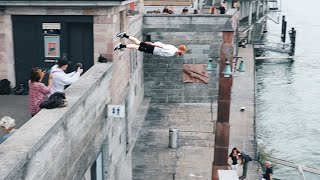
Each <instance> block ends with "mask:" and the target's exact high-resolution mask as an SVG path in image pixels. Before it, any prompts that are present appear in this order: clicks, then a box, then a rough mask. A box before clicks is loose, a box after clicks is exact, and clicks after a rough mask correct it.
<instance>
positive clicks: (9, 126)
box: [0, 116, 16, 144]
mask: <svg viewBox="0 0 320 180" xmlns="http://www.w3.org/2000/svg"><path fill="white" fill-rule="evenodd" d="M15 126H16V123H15V120H14V119H12V118H11V117H9V116H5V117H3V118H2V119H1V120H0V127H1V129H2V131H4V132H5V133H6V135H4V136H2V137H1V138H0V144H2V143H3V142H4V141H5V140H6V139H8V138H9V137H10V136H11V135H12V134H13V133H14V132H15V130H16V129H15V128H14V127H15Z"/></svg>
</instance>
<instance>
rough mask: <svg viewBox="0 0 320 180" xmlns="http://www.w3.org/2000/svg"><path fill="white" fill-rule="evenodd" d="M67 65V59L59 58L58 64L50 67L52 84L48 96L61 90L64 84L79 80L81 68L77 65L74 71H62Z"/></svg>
mask: <svg viewBox="0 0 320 180" xmlns="http://www.w3.org/2000/svg"><path fill="white" fill-rule="evenodd" d="M68 66H69V64H68V61H66V60H62V59H61V60H58V64H56V65H54V66H53V67H52V68H51V71H50V75H51V76H52V84H51V89H50V94H49V96H50V95H52V94H54V93H55V92H63V91H64V87H65V86H66V85H70V84H72V83H74V82H76V81H78V80H79V78H80V74H81V73H82V72H83V69H81V68H80V67H79V68H78V69H77V71H76V72H71V73H68V74H67V73H65V72H64V71H65V70H66V69H67V68H68Z"/></svg>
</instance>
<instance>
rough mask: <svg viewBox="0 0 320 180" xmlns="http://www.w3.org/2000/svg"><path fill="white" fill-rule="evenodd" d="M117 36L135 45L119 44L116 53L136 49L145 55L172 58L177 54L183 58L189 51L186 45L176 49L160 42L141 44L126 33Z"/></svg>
mask: <svg viewBox="0 0 320 180" xmlns="http://www.w3.org/2000/svg"><path fill="white" fill-rule="evenodd" d="M116 36H117V37H120V38H127V39H129V40H130V41H132V42H133V43H134V44H127V45H124V44H122V43H119V44H118V45H117V46H116V47H115V48H114V51H116V50H120V49H123V48H128V49H136V50H139V51H142V52H145V53H150V54H155V55H159V56H163V57H170V56H174V55H175V54H178V55H180V56H182V55H183V54H184V53H185V52H186V51H187V47H186V46H185V45H180V46H178V48H176V47H175V46H173V45H171V44H163V43H161V42H159V41H158V42H141V41H139V40H138V39H137V38H135V37H133V36H128V35H127V34H126V32H121V33H119V34H117V35H116Z"/></svg>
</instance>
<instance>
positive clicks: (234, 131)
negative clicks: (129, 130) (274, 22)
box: [132, 45, 261, 180]
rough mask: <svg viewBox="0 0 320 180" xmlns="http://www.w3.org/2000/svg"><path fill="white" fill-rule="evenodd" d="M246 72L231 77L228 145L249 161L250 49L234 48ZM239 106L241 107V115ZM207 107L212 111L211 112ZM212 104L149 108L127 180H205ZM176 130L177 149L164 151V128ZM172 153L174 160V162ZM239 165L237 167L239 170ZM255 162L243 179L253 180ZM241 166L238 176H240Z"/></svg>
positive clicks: (210, 154) (251, 125) (252, 84)
mask: <svg viewBox="0 0 320 180" xmlns="http://www.w3.org/2000/svg"><path fill="white" fill-rule="evenodd" d="M239 56H242V57H244V60H245V63H246V70H247V71H246V72H245V73H244V74H239V73H237V74H236V77H235V78H234V84H233V87H232V100H231V115H230V125H231V133H230V147H229V149H230V150H231V149H232V148H233V147H238V148H239V149H240V150H244V151H245V152H247V153H248V154H249V155H251V156H252V157H254V149H253V138H254V108H255V107H254V97H255V93H254V92H255V80H254V77H255V72H254V59H253V49H252V46H250V45H248V46H247V48H240V52H239ZM240 107H245V108H246V109H245V111H244V112H241V111H240ZM211 109H212V110H211ZM216 113H217V108H216V102H215V103H214V104H213V106H211V104H150V106H149V110H148V114H147V115H146V118H145V121H144V122H143V124H142V127H141V130H140V134H139V137H138V140H137V141H136V144H135V147H134V149H133V154H132V157H133V159H132V164H133V179H135V180H146V179H148V180H149V179H152V180H169V179H173V174H174V172H175V171H174V165H175V163H176V164H177V166H176V167H177V168H176V175H175V179H179V180H189V179H190V180H193V179H211V167H212V160H213V146H214V134H213V133H214V132H213V130H215V127H214V125H215V119H216V117H217V114H216ZM171 127H174V128H178V129H179V132H180V134H179V136H180V137H179V148H178V151H177V152H176V150H174V149H169V148H168V141H169V140H168V139H169V137H168V136H169V135H168V134H169V133H168V131H169V128H171ZM176 153H177V157H178V158H176ZM239 167H240V166H239ZM257 169H258V163H256V162H250V163H249V171H248V176H247V178H246V180H258V179H261V178H260V174H261V172H260V171H257ZM241 173H242V172H241V167H240V168H239V171H238V175H239V176H240V175H241Z"/></svg>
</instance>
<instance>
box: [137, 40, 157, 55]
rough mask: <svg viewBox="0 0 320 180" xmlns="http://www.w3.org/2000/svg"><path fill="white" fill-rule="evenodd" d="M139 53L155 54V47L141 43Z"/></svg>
mask: <svg viewBox="0 0 320 180" xmlns="http://www.w3.org/2000/svg"><path fill="white" fill-rule="evenodd" d="M138 50H139V51H142V52H146V53H150V54H153V50H154V46H152V45H150V44H146V43H145V42H141V43H140V46H139V49H138Z"/></svg>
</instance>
